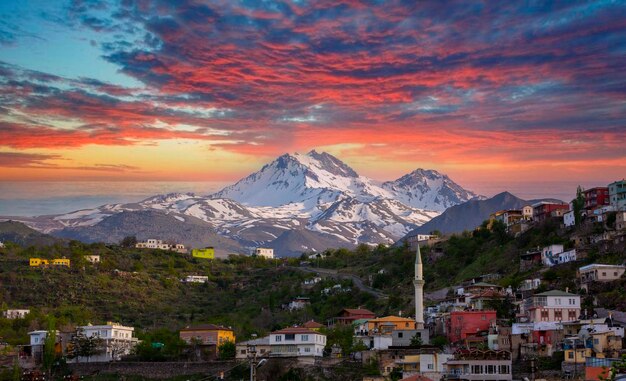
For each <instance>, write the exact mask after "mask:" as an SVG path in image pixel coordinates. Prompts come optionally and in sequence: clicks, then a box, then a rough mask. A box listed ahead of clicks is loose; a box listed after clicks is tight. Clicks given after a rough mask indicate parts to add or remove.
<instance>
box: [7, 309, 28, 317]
mask: <svg viewBox="0 0 626 381" xmlns="http://www.w3.org/2000/svg"><path fill="white" fill-rule="evenodd" d="M29 313H30V310H6V311H4V312H2V316H4V318H5V319H24V318H25V317H26V315H28V314H29Z"/></svg>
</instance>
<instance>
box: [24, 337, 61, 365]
mask: <svg viewBox="0 0 626 381" xmlns="http://www.w3.org/2000/svg"><path fill="white" fill-rule="evenodd" d="M54 332H55V333H56V338H55V352H56V353H59V354H60V353H61V344H60V340H59V338H60V337H59V332H58V331H54ZM28 336H29V337H30V358H31V359H32V360H33V361H34V362H35V364H39V363H41V361H42V359H43V351H44V346H45V343H46V338H47V337H48V331H44V330H38V331H32V332H28Z"/></svg>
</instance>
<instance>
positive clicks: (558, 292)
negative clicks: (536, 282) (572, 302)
mask: <svg viewBox="0 0 626 381" xmlns="http://www.w3.org/2000/svg"><path fill="white" fill-rule="evenodd" d="M533 296H579V295H576V294H570V293H569V292H565V291H561V290H550V291H546V292H542V293H540V294H535V295H533Z"/></svg>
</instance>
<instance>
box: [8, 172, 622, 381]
mask: <svg viewBox="0 0 626 381" xmlns="http://www.w3.org/2000/svg"><path fill="white" fill-rule="evenodd" d="M581 196H582V200H579V201H577V200H576V199H575V200H573V201H572V203H570V204H558V203H548V202H541V203H537V204H535V205H529V206H528V207H524V208H523V209H521V210H503V211H498V212H495V213H493V214H492V215H491V216H490V219H489V221H488V223H487V227H488V228H490V226H491V225H492V224H495V223H501V224H502V225H503V226H505V227H506V229H507V231H508V232H509V234H511V235H520V234H522V233H523V232H524V231H526V230H528V229H529V228H531V227H532V226H533V225H536V224H540V223H542V222H544V221H545V220H546V219H551V220H552V221H557V222H559V223H560V224H561V226H562V227H563V228H564V229H573V228H574V227H577V230H576V231H577V232H585V231H586V230H585V229H586V228H585V226H587V225H588V226H598V224H606V223H607V221H608V220H610V219H613V218H614V221H613V224H614V229H610V230H606V229H605V230H603V231H595V230H589V229H587V230H588V232H587V233H585V234H583V233H577V234H575V235H573V237H575V238H574V239H573V240H572V242H570V243H567V244H551V245H548V246H545V247H538V248H536V250H530V251H525V252H521V253H520V255H519V262H518V264H517V265H518V266H519V268H520V270H528V269H534V270H536V271H535V274H537V275H536V276H535V277H529V278H527V279H523V280H522V281H521V282H520V284H519V286H518V287H515V288H513V287H511V286H507V287H504V286H502V285H498V284H497V283H498V281H499V280H500V279H501V275H500V274H495V273H494V274H484V275H481V276H478V277H474V278H472V279H467V280H465V281H464V282H462V283H461V284H458V285H456V286H451V287H448V288H447V290H444V291H445V292H444V293H441V292H439V293H438V294H437V293H433V292H431V293H427V297H426V296H425V293H424V287H425V286H426V282H425V280H424V277H423V272H424V267H425V266H426V264H425V261H424V260H423V258H422V254H421V251H422V248H423V247H427V246H433V247H436V246H437V244H438V242H439V241H440V238H439V237H438V236H436V235H419V236H415V237H410V238H409V239H408V240H407V242H406V245H407V246H408V248H409V250H411V251H412V252H414V253H415V262H414V274H413V279H412V283H413V287H414V295H413V305H414V307H415V310H414V312H413V311H412V313H407V311H397V313H395V314H390V315H386V316H377V314H375V313H374V312H372V311H370V310H369V309H367V308H364V307H363V306H358V305H345V306H336V307H337V310H336V311H337V314H336V316H335V317H333V318H330V319H328V320H327V321H322V322H316V321H314V320H308V321H302V322H301V323H299V324H295V325H291V326H285V327H282V328H280V329H277V330H274V331H272V332H270V333H269V334H268V335H266V336H262V337H258V336H256V335H253V336H252V337H246V338H244V339H239V338H238V337H236V335H235V329H234V328H233V327H230V326H224V325H219V324H212V323H208V322H206V323H203V324H195V325H188V326H184V327H180V329H179V332H178V335H179V338H180V340H182V341H184V342H185V343H186V345H187V352H188V353H187V357H186V358H187V360H186V361H193V362H214V361H218V360H224V359H232V360H233V361H235V362H240V363H244V364H246V365H245V366H246V367H248V366H249V367H250V369H251V374H253V373H254V374H256V373H255V372H256V368H257V367H261V366H262V365H263V364H264V361H267V360H271V359H281V358H284V359H291V360H296V364H297V365H295V366H301V367H307V366H331V367H332V366H333V364H336V363H338V362H342V361H351V362H354V363H359V364H362V365H363V366H367V365H368V364H370V365H371V364H375V367H376V368H377V370H378V375H371V376H366V377H364V378H363V380H364V381H366V380H367V381H378V380H380V381H382V380H390V379H393V380H406V381H408V380H442V379H445V380H514V379H517V378H518V375H517V374H516V371H518V372H521V373H522V374H529V375H531V376H532V377H534V376H535V374H536V373H537V374H538V373H539V372H540V367H539V364H540V363H542V362H546V361H548V362H550V361H552V362H553V363H554V362H555V361H556V362H557V364H556V365H557V366H555V367H553V368H552V369H550V370H545V369H544V370H543V373H542V374H543V376H542V377H543V378H553V379H582V380H596V379H599V377H607V376H610V372H611V369H612V367H614V366H615V365H619V364H620V363H621V361H622V360H621V359H622V356H623V355H624V354H625V353H626V347H624V341H625V340H624V326H626V312H624V311H620V310H611V309H607V308H604V307H603V306H602V305H597V304H595V303H594V304H593V305H592V308H587V309H586V308H584V307H583V299H584V298H591V300H593V290H594V289H596V288H597V287H598V285H603V284H605V285H608V286H610V285H611V284H618V282H619V281H620V279H623V278H624V273H625V272H626V266H625V265H624V264H623V263H621V264H611V263H602V257H601V256H599V257H597V259H598V260H597V262H593V263H590V264H586V265H583V266H578V267H577V275H576V279H575V289H569V288H566V289H546V287H545V282H544V279H545V273H546V272H548V271H550V269H552V268H554V267H558V266H561V265H566V264H569V265H571V264H575V263H577V262H580V261H581V260H582V259H584V258H586V256H587V254H588V250H587V249H588V247H589V245H595V246H594V247H604V248H607V249H608V248H612V249H614V248H615V247H621V248H622V249H618V251H620V250H621V252H622V253H623V247H624V237H625V236H626V223H625V221H626V182H625V181H624V180H622V181H618V182H615V183H612V184H609V186H608V187H604V188H601V187H597V188H592V189H588V190H585V191H583V192H581ZM580 201H582V202H583V205H582V207H581V208H578V207H577V205H576V203H577V202H580ZM611 215H612V216H614V217H610V216H611ZM596 230H597V229H596ZM136 248H138V249H143V248H146V249H162V250H169V251H174V252H178V253H186V252H187V251H186V250H185V248H184V246H182V245H180V244H167V243H164V242H163V241H160V240H157V239H150V240H148V241H146V242H140V243H137V244H136ZM435 253H436V251H435ZM254 254H255V255H256V256H258V257H260V258H266V259H273V252H272V250H271V249H266V248H257V249H256V250H255V252H254ZM191 256H192V257H194V258H199V259H213V258H214V256H213V252H212V248H205V249H194V250H192V251H191ZM84 260H85V262H86V263H88V264H90V265H92V266H97V265H98V264H99V263H100V262H101V258H100V256H98V255H86V256H84ZM622 261H623V256H622ZM309 264H310V262H301V265H303V266H308V265H309ZM71 265H72V264H71V263H70V260H69V259H66V258H55V259H42V258H37V257H32V258H30V261H29V266H30V267H33V268H40V269H41V270H43V271H45V269H46V268H48V267H65V268H70V267H71ZM542 274H544V275H542ZM326 276H327V275H326V274H324V273H323V272H318V273H311V274H310V276H309V277H307V278H306V279H305V280H304V281H303V282H302V285H301V286H302V287H304V288H305V289H306V288H310V287H311V286H313V285H316V284H318V283H320V282H321V281H322V280H323V279H324V278H325V277H326ZM180 281H181V282H183V283H205V282H207V281H208V276H203V275H197V274H190V275H187V276H186V277H184V278H182V279H180ZM347 291H350V290H349V289H346V288H345V286H342V285H341V284H340V283H337V284H336V285H334V286H332V287H327V288H324V289H323V290H321V293H325V294H330V293H341V292H347ZM308 305H310V298H309V297H307V296H299V297H296V298H294V299H292V300H291V301H289V302H288V303H285V304H283V306H282V308H283V309H285V310H289V311H297V310H303V309H306V308H307V306H308ZM29 313H30V310H29V309H28V308H24V307H20V308H19V309H12V308H7V309H5V310H4V311H3V316H4V318H5V319H9V320H19V319H25V318H26V317H27V316H28V314H29ZM335 329H349V330H350V331H351V332H352V341H353V343H354V345H353V346H352V348H353V349H354V350H353V351H352V352H350V353H345V352H344V351H342V348H341V347H340V346H339V345H337V344H333V345H330V346H329V345H327V344H328V341H327V336H328V334H329V332H332V331H333V330H335ZM51 334H54V340H51V339H49V335H51ZM28 336H29V343H25V344H23V345H20V346H19V347H18V351H17V352H16V356H17V359H18V364H19V367H20V368H22V369H26V370H28V369H38V368H40V367H41V366H42V364H43V363H44V362H45V357H46V346H50V345H53V348H54V349H53V351H54V353H55V354H56V356H57V357H61V358H65V359H67V362H68V364H81V363H90V364H97V363H104V364H106V363H112V362H124V361H127V359H128V358H131V357H132V355H133V353H134V352H135V348H137V346H138V345H139V344H140V342H141V341H140V340H138V338H137V337H136V336H135V328H134V327H132V326H127V325H124V324H123V322H111V321H107V322H100V323H98V324H95V325H91V324H88V325H83V326H76V327H75V329H73V330H71V331H61V330H56V329H54V330H46V329H45V327H41V329H37V330H33V331H30V332H29V333H28ZM151 345H152V346H153V347H154V349H155V350H159V348H160V347H159V343H155V342H153V343H152V344H151ZM161 345H163V344H161ZM559 354H560V355H559ZM559 356H561V357H559ZM222 374H223V372H222ZM254 377H256V376H254Z"/></svg>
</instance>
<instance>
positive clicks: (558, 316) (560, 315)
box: [554, 310, 563, 320]
mask: <svg viewBox="0 0 626 381" xmlns="http://www.w3.org/2000/svg"><path fill="white" fill-rule="evenodd" d="M554 320H563V313H562V312H561V310H556V311H554Z"/></svg>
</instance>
